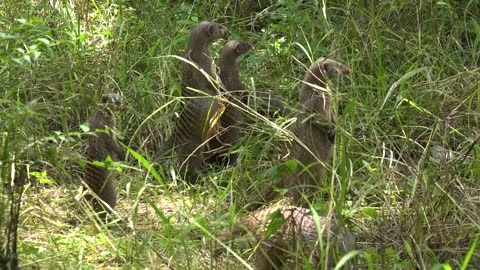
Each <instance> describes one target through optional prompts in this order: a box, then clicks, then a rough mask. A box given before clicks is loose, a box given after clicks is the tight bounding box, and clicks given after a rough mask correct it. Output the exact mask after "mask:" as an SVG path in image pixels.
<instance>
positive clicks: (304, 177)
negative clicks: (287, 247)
mask: <svg viewBox="0 0 480 270" xmlns="http://www.w3.org/2000/svg"><path fill="white" fill-rule="evenodd" d="M349 73H350V69H349V68H348V67H346V66H344V65H343V64H340V63H338V62H337V61H334V60H331V59H326V58H319V59H318V60H317V61H315V62H314V63H313V64H312V65H311V66H310V68H309V70H308V71H307V73H306V74H305V77H304V79H303V82H304V83H303V85H302V89H301V90H300V105H301V109H302V110H303V112H302V113H300V114H299V115H298V117H297V122H296V125H295V127H294V130H293V132H294V134H295V135H296V136H297V137H298V139H299V141H300V142H301V143H303V144H304V145H305V146H306V148H305V146H303V145H302V144H300V143H299V142H298V141H295V142H294V143H293V145H292V158H294V159H297V160H298V161H300V162H301V163H302V164H303V165H304V166H308V170H306V171H303V172H301V174H300V175H299V173H300V171H301V170H303V168H301V169H300V170H297V172H296V173H295V174H292V175H291V176H290V177H287V178H286V179H285V181H284V186H283V187H284V188H289V193H290V195H292V196H293V199H294V201H295V202H302V203H301V205H302V206H307V205H308V202H307V201H305V200H303V197H304V196H306V198H307V200H310V199H311V198H312V195H313V194H314V193H315V191H317V190H318V187H320V186H322V183H321V180H322V177H323V172H324V166H325V164H327V163H329V162H330V160H331V158H332V147H333V144H334V138H335V135H334V129H335V115H334V112H333V109H332V96H331V93H330V92H328V91H329V88H328V85H327V79H332V78H337V77H343V76H345V75H348V74H349ZM312 85H315V86H316V87H312ZM307 149H308V150H307Z"/></svg>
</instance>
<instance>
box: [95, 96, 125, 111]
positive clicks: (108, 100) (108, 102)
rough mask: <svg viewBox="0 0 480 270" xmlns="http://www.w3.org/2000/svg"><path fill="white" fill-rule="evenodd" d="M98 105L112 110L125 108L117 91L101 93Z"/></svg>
mask: <svg viewBox="0 0 480 270" xmlns="http://www.w3.org/2000/svg"><path fill="white" fill-rule="evenodd" d="M100 105H101V106H105V107H107V108H109V109H110V110H112V111H123V110H125V107H124V104H123V97H122V95H120V94H118V93H109V94H103V95H102V97H101V98H100Z"/></svg>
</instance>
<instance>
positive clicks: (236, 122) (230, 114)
mask: <svg viewBox="0 0 480 270" xmlns="http://www.w3.org/2000/svg"><path fill="white" fill-rule="evenodd" d="M251 49H252V46H251V45H250V44H248V43H247V42H245V41H240V40H230V41H228V42H227V43H226V44H225V46H224V47H223V50H222V52H221V55H220V60H219V68H220V80H221V81H222V84H223V88H224V89H225V91H226V94H227V98H228V99H229V103H228V104H226V106H225V111H224V112H223V114H222V116H221V117H220V123H219V127H220V130H219V133H218V134H216V136H215V137H214V138H213V139H212V140H211V141H210V142H209V150H211V151H213V154H212V156H211V157H210V159H214V160H216V161H218V159H219V156H220V155H221V154H223V153H225V152H228V150H230V148H231V147H232V146H233V145H235V143H237V142H238V141H239V140H240V138H241V136H242V134H241V133H242V131H241V125H242V123H243V119H244V116H243V113H242V111H241V109H240V108H239V107H238V106H239V105H240V94H239V93H240V91H243V90H245V87H244V86H243V84H242V80H241V79H240V71H239V67H238V61H237V59H238V58H239V57H240V56H241V55H243V54H245V53H247V52H248V51H250V50H251ZM237 157H238V155H237V154H231V155H229V156H228V157H226V161H227V164H231V163H234V162H235V161H236V160H237Z"/></svg>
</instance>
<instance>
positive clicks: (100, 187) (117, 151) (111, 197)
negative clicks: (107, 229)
mask: <svg viewBox="0 0 480 270" xmlns="http://www.w3.org/2000/svg"><path fill="white" fill-rule="evenodd" d="M121 109H123V98H122V96H121V95H120V94H117V93H111V94H105V95H102V97H101V99H100V104H99V107H98V109H97V111H96V112H95V114H94V115H93V116H91V117H90V118H89V119H88V126H89V128H90V130H91V131H94V132H95V134H91V135H88V138H87V140H88V145H87V152H86V153H87V161H88V163H87V164H86V166H85V179H84V182H85V183H86V184H87V186H88V187H89V188H90V189H91V191H92V192H93V193H95V194H96V195H97V196H98V198H100V200H101V201H99V200H97V199H95V198H93V196H88V197H89V198H88V197H87V199H89V200H92V203H93V209H94V210H95V211H96V212H97V213H98V212H103V210H106V211H107V212H108V211H109V210H110V209H114V208H115V205H116V203H117V195H116V193H115V184H114V181H115V178H117V177H118V173H117V171H115V170H109V169H107V168H105V167H100V166H96V165H94V164H93V162H94V161H100V162H103V161H105V159H106V158H107V157H110V158H111V160H112V161H123V160H124V153H123V149H122V148H121V147H120V145H119V144H118V143H117V140H116V138H115V134H114V131H113V130H114V129H115V115H114V113H115V112H116V111H119V110H121ZM103 203H106V204H107V205H108V207H106V206H104V204H103Z"/></svg>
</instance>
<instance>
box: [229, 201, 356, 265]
mask: <svg viewBox="0 0 480 270" xmlns="http://www.w3.org/2000/svg"><path fill="white" fill-rule="evenodd" d="M318 224H319V225H320V228H317V226H316V225H315V217H314V216H313V214H312V213H311V211H310V209H307V208H302V207H297V206H282V205H277V206H269V207H265V208H260V209H258V210H256V211H254V212H251V213H249V214H247V216H246V217H244V218H241V219H240V220H239V221H237V222H235V224H234V227H233V231H232V233H231V236H233V237H239V236H242V235H245V234H250V235H253V236H254V238H255V240H256V241H258V242H260V245H259V246H258V247H257V248H256V250H255V256H254V260H255V262H254V265H255V269H257V270H270V269H272V270H273V269H283V268H282V266H288V267H287V268H286V269H304V264H305V263H304V258H309V261H310V264H311V267H312V269H319V267H320V256H321V255H322V254H321V253H320V250H321V249H320V243H319V237H318V236H319V234H318V232H319V231H321V232H322V238H323V240H324V241H326V240H327V239H333V240H335V239H336V241H333V243H336V246H337V247H339V248H340V250H341V251H342V252H345V253H346V252H348V251H351V250H354V249H355V248H356V241H355V237H354V236H353V234H352V233H351V232H350V230H348V228H347V227H344V226H339V225H338V224H337V221H336V219H335V218H334V217H324V216H319V219H318ZM274 228H275V229H274ZM319 229H320V230H319ZM254 246H256V245H254ZM331 252H333V251H331ZM330 254H332V253H330ZM332 260H333V257H332V256H329V261H330V264H329V265H331V264H332Z"/></svg>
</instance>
